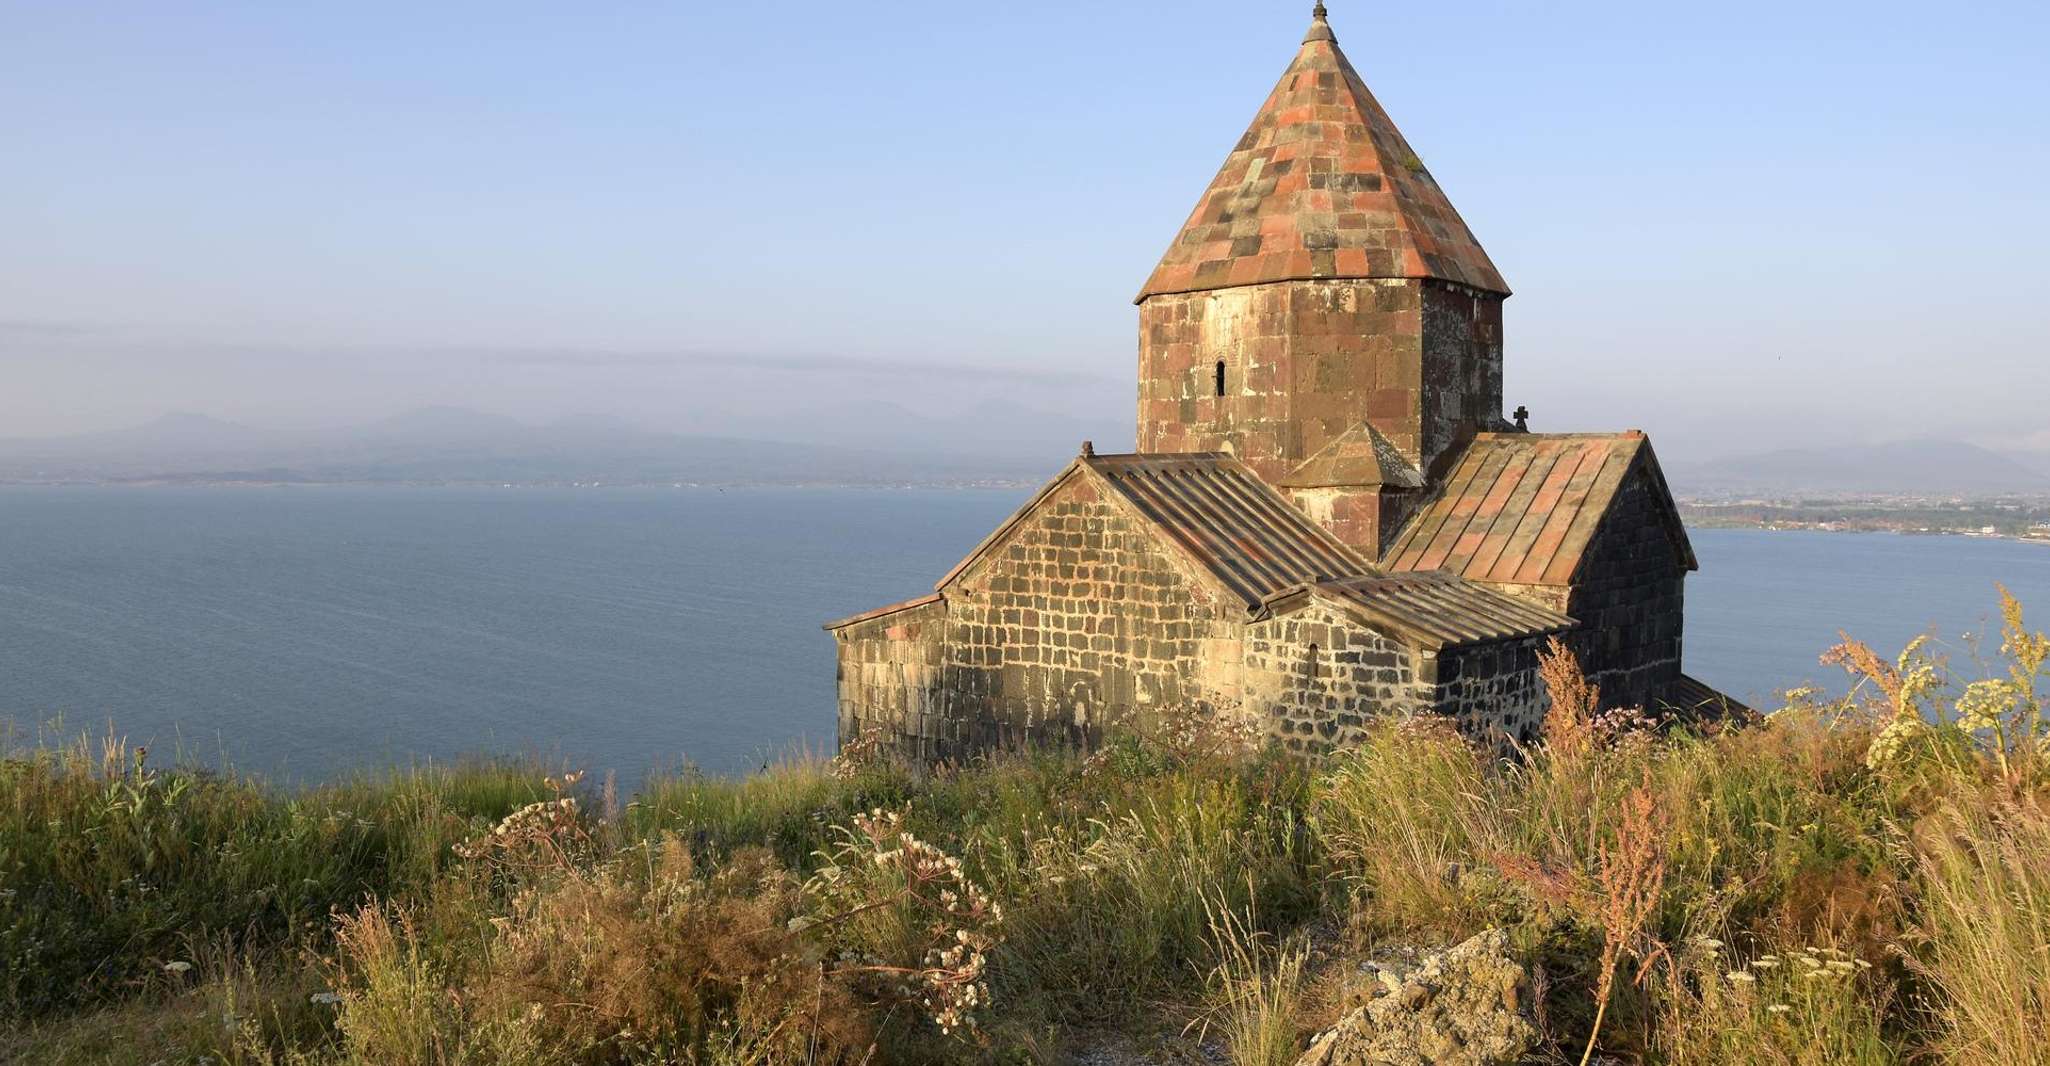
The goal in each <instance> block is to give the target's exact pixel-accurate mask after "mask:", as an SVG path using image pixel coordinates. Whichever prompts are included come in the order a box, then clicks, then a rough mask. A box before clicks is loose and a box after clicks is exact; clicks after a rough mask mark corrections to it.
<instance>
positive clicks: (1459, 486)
mask: <svg viewBox="0 0 2050 1066" xmlns="http://www.w3.org/2000/svg"><path fill="white" fill-rule="evenodd" d="M1640 455H1642V456H1643V457H1644V462H1645V468H1646V470H1647V471H1648V472H1649V474H1650V476H1651V477H1652V478H1654V479H1655V480H1656V481H1657V482H1658V491H1659V495H1660V496H1661V498H1662V499H1661V501H1660V504H1661V506H1662V507H1663V508H1664V509H1665V510H1666V511H1667V512H1668V514H1667V524H1668V527H1669V528H1668V531H1669V532H1670V533H1671V535H1672V536H1673V537H1674V540H1675V547H1676V548H1677V549H1678V550H1679V552H1680V554H1681V556H1682V558H1684V559H1685V560H1686V563H1687V566H1688V568H1689V569H1692V568H1693V566H1694V552H1693V549H1692V548H1691V547H1690V546H1689V545H1688V544H1687V534H1686V531H1685V529H1684V528H1683V527H1682V526H1681V525H1680V519H1679V514H1678V512H1677V511H1674V510H1673V509H1672V498H1671V495H1670V494H1669V493H1668V492H1666V490H1665V483H1664V478H1663V476H1662V475H1660V474H1659V472H1658V463H1657V460H1656V459H1654V458H1652V456H1651V446H1650V444H1649V443H1648V442H1647V441H1646V440H1645V437H1644V434H1642V433H1639V432H1636V431H1634V430H1632V431H1629V432H1625V433H1554V434H1538V433H1483V434H1480V435H1479V436H1477V437H1475V438H1474V441H1473V443H1472V444H1470V445H1468V446H1467V449H1466V452H1465V454H1464V455H1462V456H1461V457H1460V460H1459V463H1458V465H1457V466H1455V467H1454V468H1453V470H1452V473H1451V475H1450V476H1449V477H1447V478H1446V480H1445V490H1444V492H1442V493H1441V494H1439V496H1438V497H1437V498H1436V499H1434V500H1432V501H1431V502H1430V504H1429V505H1427V506H1426V507H1425V508H1424V509H1423V511H1422V512H1421V513H1419V514H1418V515H1417V516H1416V517H1415V518H1414V519H1411V520H1410V523H1409V525H1408V527H1407V528H1405V529H1404V530H1403V532H1402V535H1401V536H1400V537H1398V538H1397V539H1396V542H1395V544H1394V545H1393V546H1392V547H1391V548H1390V549H1389V550H1388V552H1387V554H1386V555H1385V556H1384V561H1385V562H1386V564H1387V566H1388V567H1389V569H1391V570H1446V571H1450V572H1451V573H1455V574H1459V575H1460V576H1462V577H1468V578H1472V579H1474V580H1478V581H1498V582H1504V583H1511V584H1524V585H1563V584H1567V583H1569V582H1571V581H1572V579H1573V575H1574V572H1575V571H1576V570H1577V569H1578V568H1579V566H1580V559H1581V556H1582V554H1583V553H1585V552H1586V550H1587V546H1588V543H1589V541H1590V540H1591V539H1592V538H1593V537H1594V532H1595V528H1596V527H1597V526H1598V525H1599V524H1600V523H1601V519H1602V516H1603V515H1605V514H1607V513H1608V510H1609V507H1610V505H1611V504H1612V503H1613V502H1614V501H1615V499H1616V495H1617V493H1618V492H1619V491H1621V489H1622V488H1623V485H1624V479H1625V477H1626V475H1628V474H1629V472H1630V469H1631V464H1632V463H1634V462H1636V461H1637V459H1638V457H1639V456H1640Z"/></svg>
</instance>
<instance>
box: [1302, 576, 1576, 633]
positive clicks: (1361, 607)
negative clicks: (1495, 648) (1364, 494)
mask: <svg viewBox="0 0 2050 1066" xmlns="http://www.w3.org/2000/svg"><path fill="white" fill-rule="evenodd" d="M1298 597H1300V598H1299V599H1298ZM1312 597H1315V598H1321V599H1324V600H1326V601H1329V602H1331V603H1333V604H1335V605H1336V606H1338V607H1339V608H1340V609H1342V610H1346V611H1348V612H1350V613H1352V614H1354V615H1356V616H1358V617H1359V618H1360V619H1361V620H1362V621H1364V622H1366V623H1367V624H1369V625H1371V626H1373V627H1375V628H1378V629H1383V630H1386V631H1392V632H1393V633H1394V634H1396V635H1397V636H1400V637H1402V638H1404V639H1407V640H1408V641H1409V642H1410V643H1411V644H1414V645H1418V646H1422V647H1427V648H1433V649H1443V648H1448V647H1463V646H1468V645H1474V644H1488V643H1494V642H1497V641H1504V640H1518V639H1522V638H1527V637H1538V636H1544V635H1547V634H1552V633H1562V632H1565V631H1566V630H1568V629H1571V628H1572V627H1573V625H1574V620H1573V619H1572V618H1570V617H1568V616H1566V615H1564V614H1561V613H1559V612H1557V611H1554V610H1551V609H1549V608H1546V607H1542V606H1540V605H1538V604H1535V603H1531V602H1529V601H1527V600H1522V599H1518V598H1517V597H1514V596H1511V595H1508V594H1507V593H1503V592H1498V591H1496V590H1494V589H1491V588H1488V587H1487V586H1485V585H1481V584H1478V583H1476V582H1472V581H1466V580H1463V579H1461V578H1458V577H1455V576H1453V575H1451V574H1445V573H1438V572H1435V571H1417V572H1412V573H1404V574H1369V575H1363V576H1359V577H1351V578H1344V579H1341V580H1337V581H1321V582H1316V583H1314V584H1304V585H1298V586H1296V587H1294V588H1291V589H1285V590H1283V591H1282V592H1280V593H1277V594H1276V595H1274V596H1272V597H1269V599H1268V602H1267V604H1266V609H1267V610H1268V611H1271V612H1273V613H1286V611H1287V610H1288V609H1289V608H1290V607H1292V606H1294V605H1296V604H1299V603H1303V602H1308V600H1309V599H1310V598H1312ZM1292 600H1293V601H1295V602H1294V603H1291V602H1290V601H1292Z"/></svg>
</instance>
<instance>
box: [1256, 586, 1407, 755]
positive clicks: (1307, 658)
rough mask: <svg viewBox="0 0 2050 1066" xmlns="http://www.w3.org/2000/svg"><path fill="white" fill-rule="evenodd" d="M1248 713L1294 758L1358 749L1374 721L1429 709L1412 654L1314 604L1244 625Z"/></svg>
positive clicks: (1357, 624) (1323, 604) (1334, 611)
mask: <svg viewBox="0 0 2050 1066" xmlns="http://www.w3.org/2000/svg"><path fill="white" fill-rule="evenodd" d="M1245 649H1246V650H1245V708H1246V711H1247V713H1249V714H1251V715H1254V716H1256V720H1259V721H1262V722H1264V723H1265V724H1266V727H1267V730H1268V732H1270V733H1271V734H1273V735H1274V736H1275V737H1276V738H1277V739H1278V740H1280V742H1281V743H1282V744H1283V745H1285V746H1286V747H1288V748H1289V749H1290V750H1291V751H1295V752H1299V753H1303V754H1313V753H1318V752H1324V751H1329V750H1331V749H1333V748H1344V747H1348V746H1351V745H1354V744H1357V743H1358V742H1359V741H1360V739H1361V738H1362V736H1363V735H1364V734H1365V731H1366V728H1367V725H1368V723H1369V722H1370V721H1371V719H1372V718H1373V717H1374V716H1376V715H1384V714H1393V715H1412V714H1417V713H1419V712H1422V711H1425V710H1428V709H1429V705H1428V696H1429V691H1430V690H1429V686H1427V685H1422V684H1420V683H1419V681H1418V679H1417V672H1416V653H1415V652H1413V651H1412V650H1410V649H1409V648H1407V647H1404V646H1403V645H1401V644H1398V643H1396V642H1395V641H1392V640H1390V639H1388V638H1387V637H1384V636H1381V635H1380V634H1378V633H1375V632H1374V631H1372V630H1370V629H1367V628H1365V627H1364V626H1361V625H1360V624H1359V623H1358V622H1355V621H1353V620H1352V619H1350V618H1348V617H1346V616H1345V615H1344V614H1343V613H1341V612H1339V611H1338V610H1337V609H1335V608H1333V607H1331V606H1330V605H1329V604H1325V603H1321V602H1318V601H1315V600H1312V601H1311V602H1309V603H1308V604H1306V605H1304V606H1302V607H1300V608H1298V609H1296V610H1292V611H1288V612H1287V613H1284V614H1279V615H1276V616H1274V617H1272V618H1267V619H1263V620H1261V621H1258V622H1250V623H1247V625H1246V640H1245Z"/></svg>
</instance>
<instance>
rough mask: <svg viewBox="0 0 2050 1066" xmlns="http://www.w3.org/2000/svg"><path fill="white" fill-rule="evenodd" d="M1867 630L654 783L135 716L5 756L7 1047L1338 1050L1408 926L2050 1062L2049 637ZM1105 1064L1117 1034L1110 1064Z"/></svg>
mask: <svg viewBox="0 0 2050 1066" xmlns="http://www.w3.org/2000/svg"><path fill="white" fill-rule="evenodd" d="M2006 607H2007V610H2006V625H2005V632H2004V633H2003V634H2001V635H2000V636H1999V638H1998V642H1997V652H1998V654H1997V657H1996V656H1995V651H1996V640H1995V638H1994V637H1992V636H1989V637H1988V638H1987V639H1986V641H1985V642H1984V645H1985V646H1984V647H1983V649H1982V650H1983V651H1984V652H1985V654H1986V656H1987V657H1988V660H1989V661H1988V662H1987V663H1986V664H1983V665H1977V664H1974V665H1971V666H1970V667H1969V668H1967V667H1966V666H1965V664H1949V665H1946V664H1945V663H1943V662H1941V661H1939V660H1938V659H1936V658H1934V657H1933V656H1932V655H1931V654H1930V653H1929V651H1928V649H1927V647H1926V646H1925V645H1921V644H1919V643H1918V645H1916V646H1914V647H1911V648H1909V649H1907V650H1906V651H1905V652H1903V653H1902V654H1901V655H1899V656H1897V657H1895V658H1893V659H1891V660H1887V659H1882V658H1881V657H1880V656H1878V655H1876V654H1874V653H1873V652H1872V651H1871V650H1869V649H1867V648H1865V647H1863V646H1862V645H1859V644H1856V643H1855V642H1850V641H1846V643H1845V644H1844V645H1842V646H1840V647H1839V648H1837V649H1835V650H1833V651H1832V652H1831V653H1830V655H1829V657H1828V658H1829V659H1830V660H1831V661H1833V662H1837V663H1840V664H1842V665H1844V666H1845V667H1846V668H1848V669H1849V670H1851V671H1852V673H1853V675H1854V676H1856V677H1857V678H1858V679H1859V684H1858V686H1857V688H1856V689H1855V690H1854V691H1853V693H1852V695H1851V697H1849V698H1847V699H1844V700H1841V701H1835V702H1824V701H1820V700H1818V699H1817V698H1816V697H1815V696H1813V695H1812V694H1804V693H1794V694H1791V695H1790V698H1789V699H1788V701H1787V705H1786V706H1785V707H1784V708H1782V709H1779V710H1777V711H1776V713H1773V714H1772V715H1770V716H1769V717H1768V718H1767V719H1766V720H1765V721H1764V722H1763V723H1762V724H1758V725H1755V726H1751V727H1748V728H1728V729H1720V730H1706V729H1697V730H1687V729H1682V728H1665V729H1661V728H1658V727H1657V725H1656V724H1655V723H1647V722H1645V721H1644V720H1643V719H1642V718H1641V717H1639V716H1636V715H1633V714H1628V713H1610V714H1595V713H1592V712H1593V708H1594V707H1595V706H1598V704H1597V703H1596V702H1595V697H1594V696H1593V695H1592V694H1591V693H1589V692H1588V691H1586V688H1585V686H1584V685H1583V684H1582V683H1581V682H1580V679H1579V678H1578V677H1577V676H1576V673H1575V671H1574V669H1573V668H1572V665H1571V663H1570V661H1568V660H1566V659H1565V658H1563V657H1554V658H1553V659H1552V660H1551V661H1550V663H1549V664H1548V681H1550V682H1551V684H1552V685H1553V691H1554V693H1555V696H1556V698H1555V701H1554V707H1553V712H1552V715H1551V718H1550V719H1549V720H1548V722H1547V727H1546V742H1545V743H1544V744H1542V745H1540V746H1538V747H1537V748H1535V749H1534V750H1530V751H1527V752H1521V753H1513V752H1512V753H1507V754H1505V753H1502V752H1497V751H1493V750H1483V749H1481V748H1477V747H1476V746H1474V745H1472V744H1470V743H1469V742H1467V741H1466V740H1463V739H1461V738H1460V737H1459V736H1457V735H1456V734H1454V733H1453V732H1451V731H1450V730H1449V729H1447V728H1446V727H1444V726H1442V725H1440V724H1436V723H1431V722H1408V723H1390V724H1388V725H1386V726H1384V727H1382V728H1381V729H1380V730H1378V732H1377V733H1376V734H1375V735H1374V737H1373V738H1372V741H1371V742H1370V743H1368V744H1366V745H1365V746H1363V747H1362V748H1361V749H1359V750H1357V751H1351V752H1345V753H1340V754H1336V755H1333V756H1331V757H1330V758H1329V759H1328V760H1326V761H1324V762H1322V763H1320V764H1317V765H1305V764H1302V763H1299V762H1296V761H1292V760H1290V759H1288V758H1285V757H1283V756H1281V755H1279V754H1277V753H1275V752H1272V751H1269V750H1262V749H1261V748H1259V747H1258V746H1257V745H1255V744H1254V743H1252V742H1251V740H1250V739H1249V738H1247V737H1245V736H1244V735H1242V734H1239V733H1237V732H1235V731H1233V730H1230V729H1226V728H1221V727H1218V726H1215V725H1213V724H1211V723H1206V722H1204V721H1201V720H1198V719H1194V718H1189V719H1183V720H1179V721H1176V722H1174V723H1172V724H1171V725H1170V726H1169V727H1168V728H1166V729H1165V730H1163V731H1162V732H1161V733H1160V734H1159V735H1156V736H1150V737H1143V738H1130V739H1126V740H1121V741H1119V742H1117V743H1116V744H1114V745H1112V746H1110V747H1108V748H1107V749H1105V750H1102V751H1099V752H1097V753H1094V754H1092V755H1087V756H1084V755H1078V754H1062V753H1021V754H1017V755H1011V756H1006V757H1001V758H993V759H991V760H989V761H986V762H981V763H977V764H975V765H971V766H961V767H941V768H937V769H931V770H922V769H919V768H914V767H911V766H907V765H904V764H902V763H899V762H897V761H894V760H892V759H890V758H887V757H884V756H883V755H882V754H881V753H880V748H881V746H880V745H879V744H876V743H874V742H873V740H872V738H861V739H860V740H858V741H857V742H856V743H853V744H850V745H849V746H848V750H847V751H845V752H843V754H842V755H841V756H840V757H838V758H836V759H833V760H815V761H799V762H792V763H788V764H785V765H781V766H777V767H774V768H771V769H769V770H766V771H764V772H762V773H759V774H756V775H753V776H750V777H747V778H745V779H738V780H728V779H719V778H710V777H701V776H695V775H689V774H685V775H680V776H674V777H670V778H667V779H661V780H656V781H654V782H652V783H650V784H649V785H648V786H647V787H646V788H645V789H644V791H643V792H642V793H641V794H640V795H638V796H636V797H632V798H631V801H630V802H628V801H626V800H625V799H623V798H621V797H617V796H615V795H613V794H612V792H611V790H610V789H609V788H606V787H604V786H603V785H601V784H598V783H596V782H593V781H590V780H586V779H580V778H579V777H577V776H576V775H574V774H557V775H553V776H550V775H548V774H545V773H543V772H542V771H541V769H540V768H536V767H532V766H528V765H522V764H519V763H480V764H476V765H469V766H458V767H450V768H434V769H421V770H414V771H408V772H403V773H392V774H389V775H385V776H381V777H374V778H366V779H364V780H360V781H355V782H351V783H346V784H337V785H331V786H325V787H320V788H313V789H308V790H304V791H299V792H292V793H284V792H279V791H275V790H272V789H270V788H267V787H265V786H264V785H263V784H261V783H260V782H256V781H252V780H247V779H244V778H240V777H236V776H233V775H221V774H210V773H204V772H197V771H191V770H186V769H179V768H162V769H160V768H158V767H156V766H155V765H153V764H152V762H151V761H150V759H149V758H148V757H147V756H146V755H145V754H144V753H142V752H140V751H131V750H128V749H127V748H125V747H124V746H123V745H122V744H121V743H119V742H118V741H114V740H106V741H99V742H92V743H88V742H85V741H78V742H75V743H69V744H60V745H51V744H44V743H38V742H32V741H31V742H21V743H17V744H15V745H14V748H15V750H13V751H11V752H10V753H9V754H8V755H7V757H6V760H5V763H4V768H0V1034H4V1035H0V1060H6V1061H22V1062H39V1063H41V1062H58V1063H62V1062H80V1063H83V1062H93V1063H98V1062H116V1063H137V1064H143V1063H187V1062H201V1061H205V1062H211V1063H251V1064H254V1063H335V1064H340V1063H379V1064H383V1063H394V1064H413V1063H419V1064H428V1063H435V1064H441V1063H450V1064H452V1063H513V1064H521V1063H535V1064H539V1063H656V1062H682V1063H806V1062H820V1063H856V1062H876V1063H926V1062H931V1063H954V1062H961V1063H966V1062H989V1061H996V1062H1017V1063H1037V1062H1061V1061H1067V1060H1068V1058H1069V1057H1070V1056H1071V1055H1073V1054H1075V1053H1076V1051H1077V1050H1078V1049H1080V1048H1085V1047H1086V1048H1091V1049H1102V1048H1104V1047H1121V1048H1124V1049H1128V1050H1134V1051H1136V1052H1139V1053H1142V1054H1147V1055H1157V1056H1158V1061H1191V1060H1189V1059H1187V1058H1177V1056H1185V1055H1187V1054H1189V1053H1190V1049H1193V1048H1195V1047H1196V1046H1198V1045H1203V1046H1205V1047H1207V1048H1209V1049H1211V1051H1212V1053H1213V1054H1217V1055H1221V1056H1224V1057H1226V1058H1228V1060H1229V1061H1231V1062H1235V1063H1246V1064H1254V1063H1258V1064H1266V1063H1287V1062H1292V1061H1294V1058H1295V1056H1296V1055H1297V1054H1299V1053H1300V1051H1301V1049H1302V1048H1303V1046H1304V1044H1305V1042H1306V1041H1307V1039H1308V1037H1309V1036H1310V1035H1311V1034H1312V1033H1313V1032H1314V1031H1316V1030H1317V1029H1319V1028H1321V1027H1323V1026H1326V1025H1329V1024H1330V1023H1331V1022H1333V1021H1334V1020H1335V1019H1336V1018H1338V1017H1339V1015H1340V1014H1341V1013H1342V1012H1343V1011H1345V1010H1346V1009H1347V1008H1348V1007H1349V1005H1351V1004H1353V1003H1355V1002H1356V1001H1357V1000H1358V999H1359V998H1360V997H1361V996H1362V995H1363V994H1365V992H1364V990H1363V988H1362V985H1363V984H1371V983H1372V973H1371V971H1370V970H1368V969H1366V968H1364V967H1363V965H1362V964H1363V963H1364V962H1366V961H1367V960H1372V959H1382V958H1389V957H1396V956H1400V955H1402V954H1404V953H1406V952H1410V951H1412V950H1414V949H1418V948H1434V947H1438V946H1442V945H1445V944H1449V943H1452V942H1455V941H1458V940H1462V939H1464V938H1466V937H1468V936H1470V935H1472V934H1474V933H1477V932H1479V931H1481V930H1485V929H1503V930H1506V931H1507V933H1508V938H1509V941H1510V943H1511V944H1512V945H1513V946H1514V950H1515V952H1516V953H1517V955H1518V957H1520V958H1521V959H1523V960H1524V961H1525V963H1526V964H1527V965H1528V967H1529V968H1530V969H1531V971H1532V973H1533V974H1534V976H1535V980H1534V983H1533V987H1534V990H1535V993H1536V1000H1537V1001H1536V1003H1535V1004H1533V1010H1532V1013H1533V1015H1534V1020H1535V1022H1536V1024H1537V1026H1538V1028H1539V1030H1540V1031H1541V1032H1542V1033H1543V1035H1544V1043H1543V1045H1542V1047H1541V1049H1540V1052H1539V1054H1540V1055H1541V1056H1542V1059H1541V1061H1565V1062H1576V1061H1583V1060H1584V1053H1586V1052H1587V1051H1588V1050H1589V1048H1590V1046H1591V1047H1592V1049H1593V1053H1594V1055H1595V1056H1604V1055H1606V1056H1610V1057H1613V1058H1615V1059H1617V1060H1619V1061H1630V1062H1636V1061H1646V1062H1659V1063H1731V1062H1757V1063H1817V1064H1820V1063H1892V1062H1905V1061H1947V1062H1959V1063H1987V1064H1996V1063H1997V1064H2000V1066H2012V1064H2017V1063H2050V1023H2046V1022H2045V1020H2044V1018H2045V1008H2046V1007H2050V759H2046V754H2050V753H2046V752H2045V751H2044V750H2043V748H2042V735H2043V731H2044V728H2043V727H2044V723H2043V721H2042V699H2041V696H2040V695H2039V692H2038V685H2039V684H2041V683H2042V682H2043V681H2044V678H2045V673H2046V668H2045V660H2046V659H2050V640H2046V639H2045V638H2044V636H2043V635H2041V634H2037V633H2032V632H2030V631H2029V630H2027V629H2026V628H2025V626H2024V623H2023V619H2022V616H2021V610H2020V608H2019V606H2018V605H2015V604H2013V603H2012V602H2011V601H2010V602H2008V603H2007V605H2006ZM1097 1061H1108V1060H1104V1059H1100V1058H1099V1059H1097Z"/></svg>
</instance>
